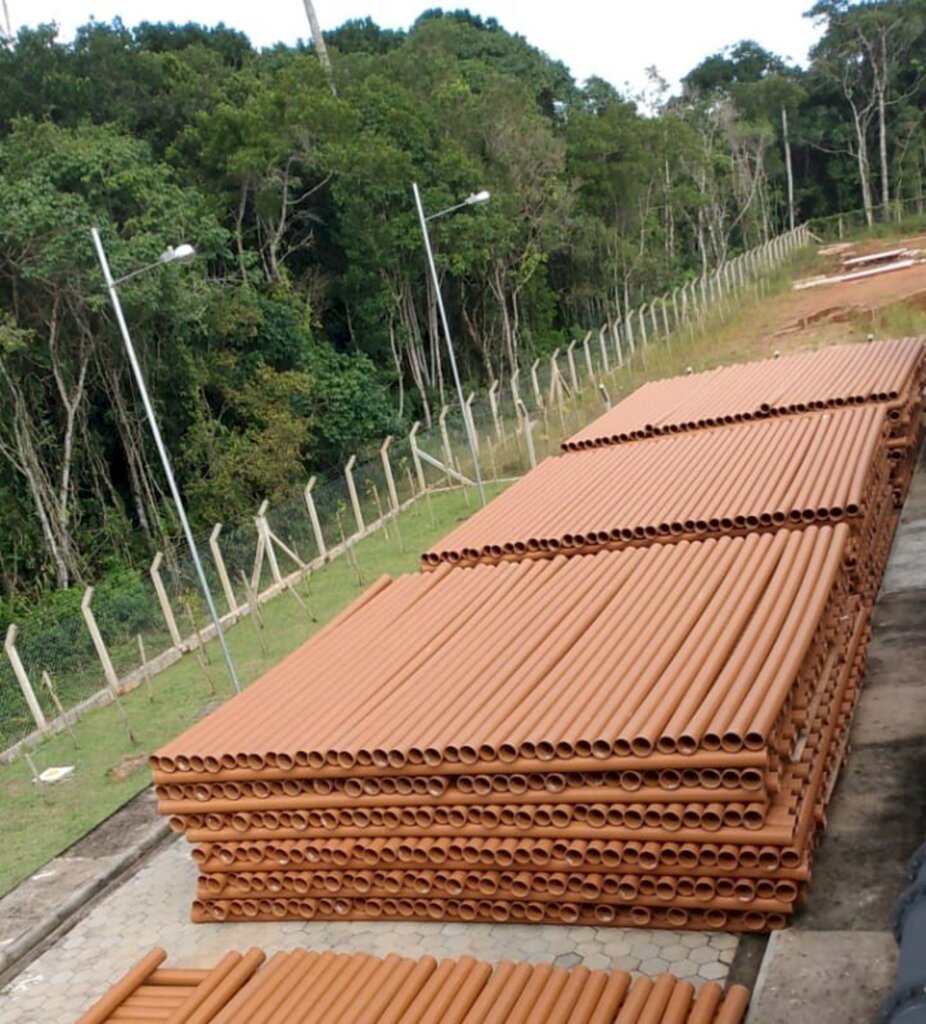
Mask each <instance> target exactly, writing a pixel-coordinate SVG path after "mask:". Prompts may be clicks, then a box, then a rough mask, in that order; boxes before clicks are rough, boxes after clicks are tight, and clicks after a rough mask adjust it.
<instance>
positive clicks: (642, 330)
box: [637, 302, 649, 348]
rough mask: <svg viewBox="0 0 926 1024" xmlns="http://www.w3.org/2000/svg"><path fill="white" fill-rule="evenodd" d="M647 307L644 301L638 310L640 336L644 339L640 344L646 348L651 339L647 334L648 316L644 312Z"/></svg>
mask: <svg viewBox="0 0 926 1024" xmlns="http://www.w3.org/2000/svg"><path fill="white" fill-rule="evenodd" d="M645 309H646V303H645V302H644V303H643V305H642V306H641V307H640V308H639V309H638V310H637V323H638V325H639V327H640V338H641V339H642V340H641V342H640V344H641V345H642V346H643V347H644V348H646V346H647V345H648V344H649V339H648V338H647V336H646V317H645V316H644V313H643V311H644V310H645Z"/></svg>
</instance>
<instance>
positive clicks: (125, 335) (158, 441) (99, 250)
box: [90, 228, 241, 693]
mask: <svg viewBox="0 0 926 1024" xmlns="http://www.w3.org/2000/svg"><path fill="white" fill-rule="evenodd" d="M90 233H91V234H92V235H93V244H94V245H95V246H96V254H97V258H98V259H99V261H100V267H101V268H102V270H103V279H104V280H105V281H106V290H107V291H108V292H109V298H110V300H111V301H112V304H113V310H114V311H115V313H116V322H117V323H118V324H119V330H120V331H121V332H122V340H123V341H124V342H125V350H126V352H127V353H128V356H129V363H130V364H131V366H132V373H133V374H134V375H135V383H136V385H137V386H138V391H139V394H140V395H141V400H142V404H143V405H144V407H145V415H146V416H147V417H148V424H149V426H150V427H151V434H152V436H153V437H154V445H155V447H156V448H157V450H158V455H160V456H161V464H162V465H163V467H164V472H165V474H166V475H167V484H168V486H169V487H170V493H171V497H172V498H173V499H174V505H175V507H176V509H177V515H178V516H179V517H180V522H181V524H182V526H183V533H184V536H185V537H186V542H187V544H188V545H189V548H190V554H191V555H192V556H193V564H194V565H195V566H196V575H197V576H198V577H199V585H200V586H201V587H202V590H203V595H204V596H205V598H206V604H207V605H208V606H209V614H210V616H211V617H212V624H213V626H215V634H216V636H217V637H218V638H219V644H220V645H221V647H222V654H223V655H224V656H225V664H226V665H227V666H228V674H229V675H230V676H231V681H232V685H233V686H234V687H235V692H236V693H240V692H241V684H240V683H239V682H238V673H237V671H236V670H235V663H234V661H233V660H232V656H231V651H230V650H229V649H228V643H227V641H226V639H225V631H224V630H223V629H222V622H221V620H220V619H219V613H218V610H217V609H216V606H215V601H213V599H212V591H211V590H210V589H209V583H208V582H207V580H206V573H205V571H204V570H203V563H202V562H201V561H200V559H199V551H198V550H197V548H196V541H195V540H194V539H193V531H192V530H191V529H190V521H189V520H188V519H187V515H186V509H185V508H184V507H183V499H182V498H181V497H180V491H179V489H178V488H177V481H176V480H174V471H173V467H172V466H171V464H170V457H169V456H168V454H167V449H166V448H165V447H164V441H163V439H162V438H161V430H160V427H158V421H157V417H156V416H155V415H154V407H153V406H152V404H151V399H150V397H149V396H148V388H147V386H146V385H145V378H144V375H143V374H142V372H141V365H140V364H139V362H138V357H137V356H136V354H135V346H134V345H133V344H132V336H131V335H130V334H129V327H128V324H127V323H126V322H125V316H124V315H123V313H122V303H121V302H120V301H119V292H118V291H117V289H116V283H115V281H114V280H113V275H112V273H111V272H110V269H109V260H107V258H106V251H105V250H104V249H103V241H102V239H101V238H100V232H99V231H98V230H97V229H96V228H91V229H90Z"/></svg>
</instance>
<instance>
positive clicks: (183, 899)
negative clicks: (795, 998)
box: [0, 840, 737, 1024]
mask: <svg viewBox="0 0 926 1024" xmlns="http://www.w3.org/2000/svg"><path fill="white" fill-rule="evenodd" d="M195 881H196V871H195V869H194V866H193V863H192V861H191V860H190V858H189V854H188V847H187V845H186V844H185V843H183V842H182V841H180V840H178V841H176V842H172V843H171V844H170V845H169V846H167V847H166V848H165V849H163V850H162V851H161V852H159V853H157V854H156V855H154V856H153V857H152V858H151V859H150V860H149V861H148V862H147V863H146V864H145V865H144V866H143V867H142V868H141V869H140V870H139V871H138V872H137V873H136V874H135V875H134V876H133V877H132V878H130V879H129V880H128V881H127V882H126V883H125V884H124V885H122V886H120V887H119V888H118V889H117V890H115V891H114V892H112V893H110V894H109V895H108V896H107V897H105V898H104V899H103V900H102V901H101V902H100V903H99V904H98V905H97V906H96V907H95V909H94V910H93V911H92V912H91V913H90V914H89V915H88V916H87V917H86V918H84V919H83V920H82V921H81V922H80V923H79V924H78V925H77V926H76V927H74V928H73V929H72V930H71V931H70V932H69V933H68V934H67V935H65V936H64V937H63V938H62V939H61V940H60V941H59V942H58V943H57V944H56V945H55V946H53V947H52V948H51V949H49V950H47V951H46V952H45V953H43V954H42V956H40V957H39V958H38V959H37V960H35V961H33V963H31V964H30V965H29V967H28V968H27V969H26V970H25V971H24V972H23V973H22V974H20V975H19V976H18V977H17V978H15V979H14V980H13V981H12V982H11V983H10V984H9V985H8V986H7V987H6V989H5V990H4V991H3V992H2V993H0V1021H2V1022H3V1024H40V1022H41V1024H47V1022H48V1021H55V1022H60V1024H65V1022H66V1021H69V1020H73V1019H75V1018H76V1017H77V1016H78V1015H79V1014H80V1012H82V1010H83V1009H85V1008H86V1006H87V1005H88V1004H89V1003H91V1002H92V1001H93V1000H94V999H96V998H97V997H98V996H99V995H100V994H102V992H104V991H105V990H106V988H107V987H108V986H109V985H110V984H112V982H114V981H115V980H116V979H118V978H119V977H120V976H121V975H122V974H123V973H125V971H126V970H127V969H128V968H129V967H131V966H132V964H133V963H135V961H137V960H139V959H140V958H141V957H142V956H143V955H144V954H145V953H146V952H147V951H148V950H149V949H150V948H151V947H152V946H163V947H164V948H165V949H166V950H167V952H168V954H169V962H170V964H171V965H174V966H180V967H205V966H211V965H212V964H214V963H216V962H217V961H218V960H219V958H220V957H221V956H222V954H224V953H225V952H227V951H228V950H229V949H239V950H244V949H246V948H248V947H249V946H260V947H262V948H263V949H266V950H267V951H268V952H275V951H276V950H278V949H290V948H293V947H298V946H303V947H308V948H311V949H336V950H346V951H349V952H360V951H362V952H369V953H374V954H378V955H384V954H386V953H391V952H397V953H402V954H404V955H406V956H424V955H425V954H430V955H431V956H436V957H442V956H461V955H462V954H464V953H468V954H471V955H473V956H477V957H480V958H482V959H485V960H490V961H494V960H501V959H503V958H505V957H507V958H509V959H517V960H528V961H544V962H545V961H550V960H553V961H555V962H556V963H557V964H558V965H560V966H563V967H573V966H575V965H576V964H585V965H586V966H588V967H590V968H624V969H625V970H631V971H639V972H641V973H643V974H650V975H652V974H658V973H659V972H660V971H672V972H673V973H674V974H677V975H678V976H679V977H681V978H689V979H691V980H692V981H694V982H695V983H698V982H699V981H703V980H706V979H712V980H718V981H723V980H724V979H725V978H726V976H727V971H728V970H729V965H730V963H731V962H732V960H733V956H734V954H735V952H736V947H737V939H736V937H735V936H733V935H726V934H723V933H711V934H707V933H704V932H684V931H679V932H675V931H659V930H655V929H653V930H648V929H631V928H626V929H625V928H587V927H581V928H580V927H561V926H554V925H542V926H537V925H478V924H437V923H434V924H431V923H420V924H418V923H415V922H410V923H408V924H405V923H404V922H403V923H398V924H397V923H389V922H383V923H381V924H380V923H377V922H349V921H345V922H343V923H342V922H340V921H337V922H321V921H320V922H317V923H313V922H301V921H298V922H297V921H294V922H284V923H282V924H277V923H272V922H271V923H264V924H261V923H255V924H246V923H245V924H217V925H211V924H196V925H194V924H191V923H190V921H189V901H190V899H191V897H192V893H193V888H194V885H195Z"/></svg>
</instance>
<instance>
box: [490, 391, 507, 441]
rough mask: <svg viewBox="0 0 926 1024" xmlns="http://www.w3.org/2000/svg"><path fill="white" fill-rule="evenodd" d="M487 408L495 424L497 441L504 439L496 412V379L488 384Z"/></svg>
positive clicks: (500, 420)
mask: <svg viewBox="0 0 926 1024" xmlns="http://www.w3.org/2000/svg"><path fill="white" fill-rule="evenodd" d="M489 408H490V409H491V410H492V422H493V423H494V424H495V436H496V437H497V438H498V439H499V441H503V440H504V439H505V430H504V428H503V426H502V418H501V416H500V415H499V413H498V381H497V380H493V381H492V383H491V384H490V385H489Z"/></svg>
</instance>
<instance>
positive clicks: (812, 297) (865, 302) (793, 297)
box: [768, 239, 926, 337]
mask: <svg viewBox="0 0 926 1024" xmlns="http://www.w3.org/2000/svg"><path fill="white" fill-rule="evenodd" d="M918 241H922V242H923V244H924V246H926V239H921V240H918ZM884 247H885V245H884V243H882V245H881V248H884ZM891 247H893V246H891ZM870 249H872V247H871V246H866V247H865V249H863V248H862V247H858V248H856V249H855V250H854V252H855V253H856V254H858V255H861V254H862V253H863V252H865V251H866V250H870ZM877 249H878V246H875V247H874V249H873V251H877ZM838 269H839V263H838V258H832V257H831V258H830V260H828V261H827V264H826V267H825V272H827V273H829V272H832V273H838ZM901 302H906V303H910V302H913V303H915V304H916V305H918V306H919V305H926V263H920V264H917V265H916V266H913V267H908V268H907V269H906V270H897V271H893V272H891V273H889V274H880V275H877V276H875V277H867V278H862V279H860V280H856V281H844V282H840V283H838V284H832V285H821V286H819V287H817V288H810V289H807V290H806V291H791V292H787V293H785V294H784V295H780V296H778V297H776V298H774V299H772V300H771V303H770V307H769V332H768V333H769V335H771V336H772V337H784V336H788V335H794V334H799V333H800V332H801V331H803V330H804V329H805V328H807V327H808V326H811V325H813V324H819V323H822V322H832V323H843V322H845V321H847V320H851V319H855V318H857V317H860V316H865V315H866V314H867V315H872V314H874V313H875V312H877V311H878V310H879V309H884V308H886V307H888V306H893V305H896V304H897V303H901Z"/></svg>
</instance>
